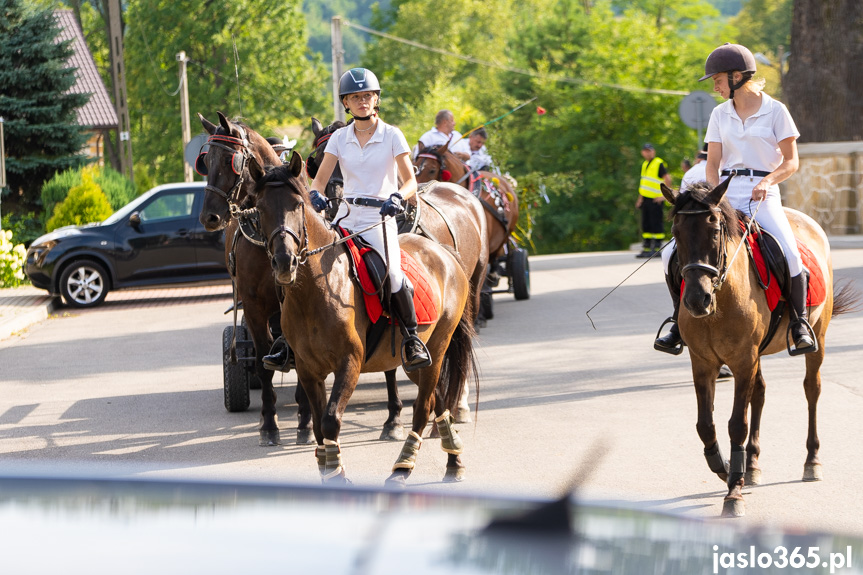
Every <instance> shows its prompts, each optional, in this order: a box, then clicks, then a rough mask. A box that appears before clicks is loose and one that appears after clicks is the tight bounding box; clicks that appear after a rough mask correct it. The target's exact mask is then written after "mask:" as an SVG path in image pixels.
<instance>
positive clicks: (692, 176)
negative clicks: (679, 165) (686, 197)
mask: <svg viewBox="0 0 863 575" xmlns="http://www.w3.org/2000/svg"><path fill="white" fill-rule="evenodd" d="M706 181H707V160H701V161H700V162H698V163H697V164H695V165H694V166H692V167H691V168H689V169H688V170H687V171H686V173H685V174H683V179H682V180H680V191H681V192H685V191H686V190H688V189H689V188H691V187H692V186H694V185H695V184H696V183H698V182H706Z"/></svg>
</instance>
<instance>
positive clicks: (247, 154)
mask: <svg viewBox="0 0 863 575" xmlns="http://www.w3.org/2000/svg"><path fill="white" fill-rule="evenodd" d="M218 114H219V125H216V124H213V123H212V122H210V121H208V120H207V119H206V118H204V117H203V116H202V115H201V114H198V119H199V120H200V121H201V124H202V125H203V126H204V129H205V130H206V131H207V133H208V134H210V140H209V144H210V148H209V150H208V151H207V153H206V154H205V155H203V156H201V157H199V160H198V170H199V171H201V172H206V176H207V187H206V193H205V194H204V204H203V206H202V209H201V215H200V220H201V223H202V224H203V225H204V227H205V228H206V229H207V230H208V231H216V230H220V229H225V228H227V229H226V232H225V261H226V262H227V265H228V270H229V271H231V270H233V271H232V274H231V275H232V276H233V281H234V289H235V293H236V296H237V299H238V300H239V301H241V302H242V305H243V316H244V317H245V319H246V325H247V327H248V329H249V333H250V334H251V336H252V341H253V343H254V346H255V376H256V377H257V378H258V380H260V382H261V404H262V405H261V423H260V426H259V429H258V431H259V433H260V444H261V445H266V446H273V445H278V444H280V443H281V438H280V434H279V426H278V419H277V415H276V392H275V390H274V388H273V372H272V371H270V370H268V369H266V368H264V364H263V363H262V361H261V358H263V357H264V355H266V354H267V353H269V350H270V346H271V345H272V342H273V338H272V335H271V332H270V327H269V321H270V317H271V316H273V314H278V313H279V311H280V309H279V295H278V288H277V286H276V284H275V282H274V280H273V270H272V268H271V267H270V260H269V258H268V257H267V253H266V250H264V248H262V247H261V246H259V245H256V244H255V243H253V242H251V241H250V240H249V239H248V238H247V237H246V236H245V235H244V234H242V233H241V232H240V230H239V226H238V220H237V218H236V217H235V214H236V213H238V212H239V210H241V209H242V208H245V207H249V202H250V198H251V196H250V192H251V191H252V190H253V189H254V185H255V182H254V180H252V178H251V176H250V174H249V166H250V165H257V166H277V165H280V164H281V163H282V161H281V160H280V159H279V156H278V155H277V154H276V152H275V150H273V147H272V145H270V143H269V142H267V141H266V139H264V138H263V137H262V136H261V135H260V134H258V133H257V132H255V131H254V130H251V129H250V128H249V127H248V126H245V125H244V124H241V123H235V122H231V121H230V120H228V119H227V117H225V115H224V114H222V113H221V112H219V113H218ZM295 399H296V401H297V405H298V413H297V418H298V425H297V443H311V442H312V441H313V440H314V439H313V436H312V425H311V409H310V408H309V404H308V399H307V398H306V395H305V391H304V390H303V388H302V386H301V385H297V390H296V393H295Z"/></svg>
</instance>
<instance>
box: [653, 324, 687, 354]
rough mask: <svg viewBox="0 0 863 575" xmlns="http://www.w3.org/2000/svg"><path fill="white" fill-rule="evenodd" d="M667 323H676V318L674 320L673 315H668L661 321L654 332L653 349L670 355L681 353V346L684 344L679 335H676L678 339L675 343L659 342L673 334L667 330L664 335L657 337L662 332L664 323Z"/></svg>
mask: <svg viewBox="0 0 863 575" xmlns="http://www.w3.org/2000/svg"><path fill="white" fill-rule="evenodd" d="M668 323H673V324H676V323H677V320H675V319H674V318H673V317H669V318H666V320H665V321H664V322H662V325H660V326H659V330H658V331H657V332H656V339H654V340H653V349H655V350H656V351H662V352H665V353H670V354H671V355H680V354H681V353H683V347H684V345H685V344H684V343H683V338H682V337H680V335H678V336H677V339H678V340H679V341H678V342H677V344H676V345H663V344H662V343H660V342H661V341H662V340H663V339H664V338H667V337H669V336H672V335H674V334H673V333H672V332H669V333H668V334H666V335H665V336H663V337H659V334H660V333H662V328H664V327H665V324H668Z"/></svg>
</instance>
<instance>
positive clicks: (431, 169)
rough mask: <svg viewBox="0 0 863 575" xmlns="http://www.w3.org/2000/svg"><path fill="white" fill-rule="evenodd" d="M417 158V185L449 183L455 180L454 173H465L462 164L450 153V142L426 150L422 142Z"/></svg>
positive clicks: (415, 162) (419, 145) (418, 146)
mask: <svg viewBox="0 0 863 575" xmlns="http://www.w3.org/2000/svg"><path fill="white" fill-rule="evenodd" d="M417 150H419V151H418V153H417V158H416V160H415V161H414V165H415V166H416V172H417V183H418V184H422V183H424V182H431V181H432V180H438V181H440V182H448V181H450V180H451V179H452V178H453V171H457V172H458V175H459V176H461V174H462V173H463V172H464V170H465V169H464V168H463V167H462V166H463V164H462V162H461V161H460V160H459V159H458V158H456V157H455V154H453V153H452V152H450V151H449V142H447V143H446V144H444V145H442V146H440V145H438V146H429V147H428V148H426V147H425V146H424V145H423V143H422V142H419V143H418V144H417Z"/></svg>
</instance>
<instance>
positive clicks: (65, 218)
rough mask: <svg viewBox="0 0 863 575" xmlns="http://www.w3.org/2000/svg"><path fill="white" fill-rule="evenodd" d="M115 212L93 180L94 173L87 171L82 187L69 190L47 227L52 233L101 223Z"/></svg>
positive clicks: (55, 209)
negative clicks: (64, 227)
mask: <svg viewBox="0 0 863 575" xmlns="http://www.w3.org/2000/svg"><path fill="white" fill-rule="evenodd" d="M113 212H114V211H113V210H112V209H111V204H109V203H108V198H107V197H105V193H104V192H103V191H102V188H100V187H99V184H97V183H96V182H95V181H94V180H93V176H92V173H91V172H89V171H85V172H84V174H83V182H82V183H81V185H79V186H75V187H74V188H72V189H71V190H69V195H68V196H66V199H65V200H63V201H62V202H61V203H59V204H57V206H56V207H55V208H54V215H53V216H51V219H49V220H48V223H47V224H46V225H45V227H46V229H47V230H48V231H49V232H50V231H51V230H56V229H57V228H60V227H63V226H70V225H75V226H81V225H84V224H89V223H92V222H101V221H102V220H104V219H105V218H107V217H108V216H110V215H111V214H112V213H113Z"/></svg>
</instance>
